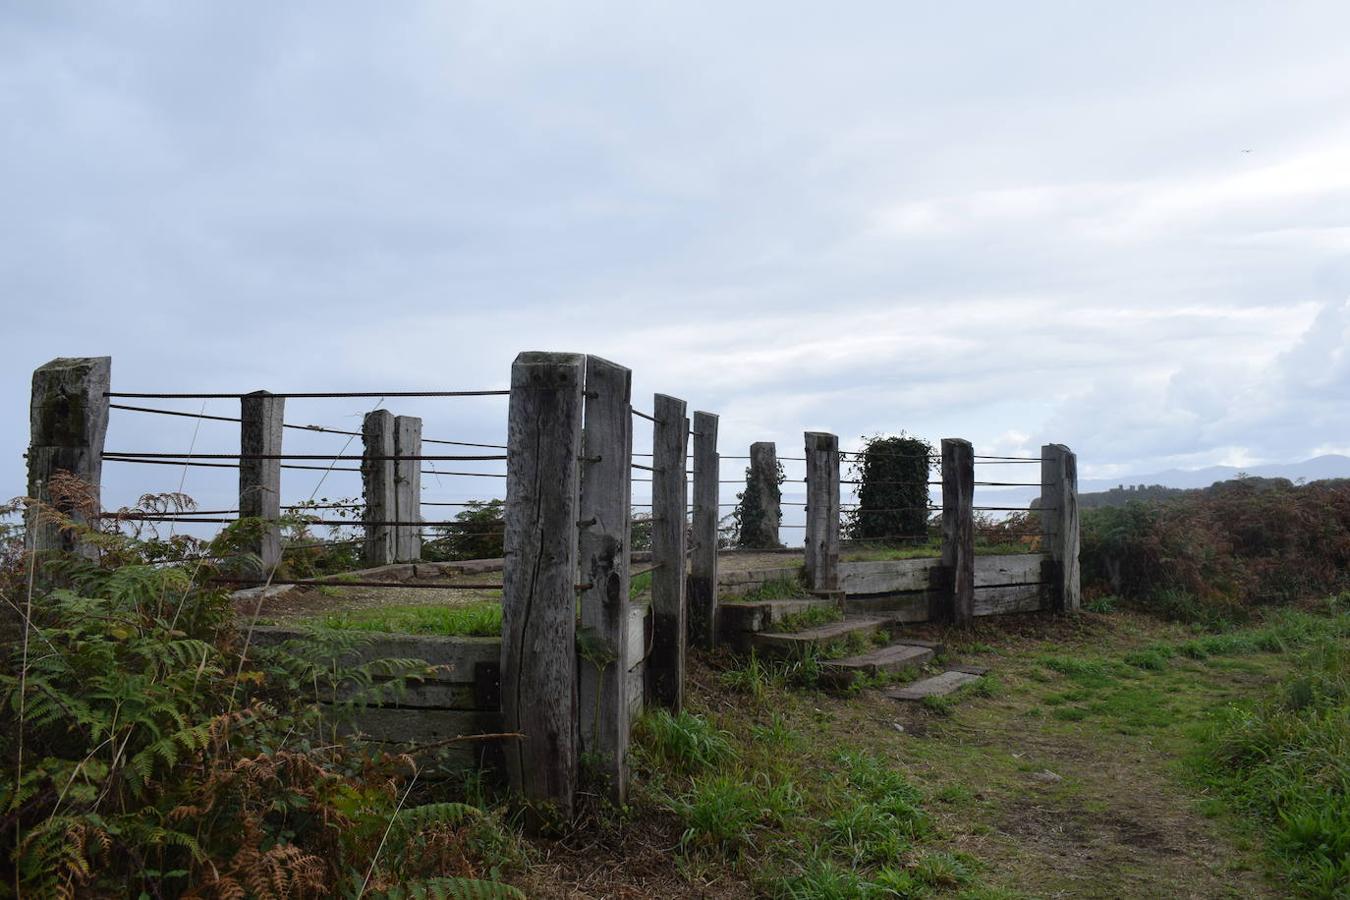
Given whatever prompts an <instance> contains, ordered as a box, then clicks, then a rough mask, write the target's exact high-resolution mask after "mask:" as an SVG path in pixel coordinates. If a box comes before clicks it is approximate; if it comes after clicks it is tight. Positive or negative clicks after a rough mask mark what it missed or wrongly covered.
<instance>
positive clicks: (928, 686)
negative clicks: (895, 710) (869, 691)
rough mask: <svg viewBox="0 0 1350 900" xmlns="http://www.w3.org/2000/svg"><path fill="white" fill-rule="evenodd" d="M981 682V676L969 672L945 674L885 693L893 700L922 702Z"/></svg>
mask: <svg viewBox="0 0 1350 900" xmlns="http://www.w3.org/2000/svg"><path fill="white" fill-rule="evenodd" d="M979 680H980V676H979V675H972V674H970V673H969V672H956V671H952V672H943V673H942V674H941V675H934V676H933V677H932V678H925V679H923V680H921V681H915V682H912V683H910V684H906V685H901V686H900V687H894V688H891V689H890V690H888V691H885V692H884V693H885V694H886V696H887V697H890V698H891V699H892V700H922V699H923V698H924V697H942V696H945V695H947V694H950V693H951V692H952V691H955V690H956V689H957V688H960V687H962V686H963V685H967V684H971V683H972V682H976V681H979Z"/></svg>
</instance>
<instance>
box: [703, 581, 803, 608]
mask: <svg viewBox="0 0 1350 900" xmlns="http://www.w3.org/2000/svg"><path fill="white" fill-rule="evenodd" d="M810 596H811V594H810V593H808V592H807V590H806V586H805V585H803V584H802V583H801V581H800V580H799V579H796V578H773V579H770V580H769V581H766V582H764V583H763V584H761V585H760V586H759V587H757V588H755V589H754V590H751V591H747V592H746V593H744V594H740V595H738V596H735V597H723V598H722V599H721V601H720V602H722V603H764V602H765V601H768V600H803V599H807V598H809V597H810Z"/></svg>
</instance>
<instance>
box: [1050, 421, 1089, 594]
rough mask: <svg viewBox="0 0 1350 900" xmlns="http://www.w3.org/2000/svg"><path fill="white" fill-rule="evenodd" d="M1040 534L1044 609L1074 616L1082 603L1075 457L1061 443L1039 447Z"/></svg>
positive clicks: (1076, 458)
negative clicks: (1045, 571) (1046, 562)
mask: <svg viewBox="0 0 1350 900" xmlns="http://www.w3.org/2000/svg"><path fill="white" fill-rule="evenodd" d="M1041 533H1042V535H1043V538H1044V543H1045V551H1046V552H1047V553H1048V554H1049V555H1050V572H1049V576H1050V577H1049V578H1048V579H1047V581H1048V589H1049V597H1048V598H1047V599H1048V604H1047V605H1048V606H1049V607H1050V608H1051V609H1053V610H1054V611H1055V612H1060V613H1076V612H1078V608H1079V606H1080V605H1081V603H1082V588H1081V586H1080V571H1079V565H1078V540H1079V535H1078V457H1077V456H1075V455H1074V453H1073V451H1071V450H1070V449H1069V448H1068V447H1066V446H1064V445H1063V444H1046V445H1045V446H1043V447H1041Z"/></svg>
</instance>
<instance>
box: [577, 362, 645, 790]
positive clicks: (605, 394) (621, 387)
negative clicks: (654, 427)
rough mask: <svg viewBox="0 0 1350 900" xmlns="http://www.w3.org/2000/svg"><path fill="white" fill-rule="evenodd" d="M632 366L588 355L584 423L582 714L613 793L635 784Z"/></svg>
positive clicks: (590, 746) (598, 767) (591, 752)
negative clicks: (631, 759)
mask: <svg viewBox="0 0 1350 900" xmlns="http://www.w3.org/2000/svg"><path fill="white" fill-rule="evenodd" d="M631 400H632V373H631V372H629V370H628V369H626V368H624V367H623V366H620V365H617V364H615V363H612V362H610V361H609V360H607V359H601V358H600V357H598V356H588V357H586V416H585V424H584V426H583V430H582V438H581V442H582V450H581V500H580V513H579V515H580V516H581V519H580V522H579V528H580V535H579V539H578V554H579V557H580V571H581V580H582V583H583V584H584V585H586V587H584V588H583V589H582V593H581V628H582V632H583V636H582V638H581V639H579V640H578V641H577V644H578V656H579V657H580V659H579V660H578V662H577V665H578V668H579V670H580V673H581V679H580V685H579V687H580V692H579V698H578V715H579V731H578V738H579V740H580V747H581V752H582V753H583V754H585V757H584V758H586V759H587V760H589V761H590V763H591V765H592V766H593V767H594V773H595V774H596V775H597V776H599V777H600V778H601V779H602V780H603V782H604V784H603V789H604V790H605V791H606V793H607V795H608V797H609V799H610V800H611V801H612V802H614V803H623V802H624V798H625V796H626V795H627V790H628V760H627V756H628V728H629V724H628V695H627V691H626V690H625V688H626V687H627V684H626V679H627V677H628V667H629V657H628V650H629V647H628V640H627V637H628V620H629V618H628V607H629V604H628V585H629V574H628V573H629V565H628V559H629V556H630V550H631V549H632V541H631V532H632V481H631V477H630V475H631V468H630V467H631V465H632V461H633V406H632V402H631Z"/></svg>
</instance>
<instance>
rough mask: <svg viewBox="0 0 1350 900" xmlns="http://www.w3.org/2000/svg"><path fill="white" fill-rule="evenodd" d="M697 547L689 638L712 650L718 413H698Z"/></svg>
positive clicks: (714, 636) (694, 550)
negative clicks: (716, 414)
mask: <svg viewBox="0 0 1350 900" xmlns="http://www.w3.org/2000/svg"><path fill="white" fill-rule="evenodd" d="M693 438H694V441H693V444H694V526H693V542H694V546H693V548H692V552H691V554H690V563H689V584H688V590H689V639H690V640H691V641H693V642H694V643H695V644H697V645H698V646H700V647H703V648H705V649H708V650H711V649H712V648H713V646H714V644H715V642H716V639H717V512H718V506H717V501H718V499H719V497H720V493H719V490H718V484H717V482H718V479H719V476H720V474H721V463H720V459H719V457H718V455H717V416H715V415H713V414H712V413H707V412H695V413H694V434H693Z"/></svg>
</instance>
